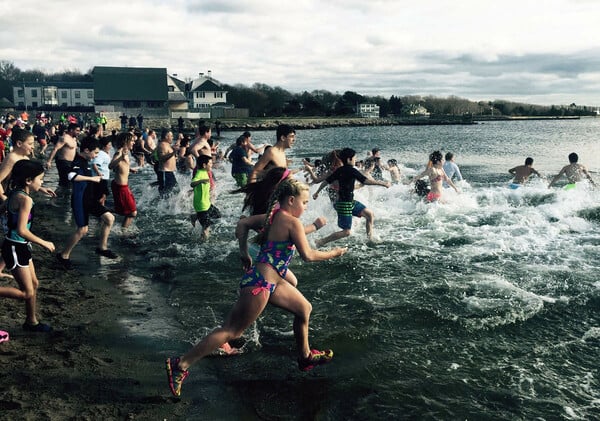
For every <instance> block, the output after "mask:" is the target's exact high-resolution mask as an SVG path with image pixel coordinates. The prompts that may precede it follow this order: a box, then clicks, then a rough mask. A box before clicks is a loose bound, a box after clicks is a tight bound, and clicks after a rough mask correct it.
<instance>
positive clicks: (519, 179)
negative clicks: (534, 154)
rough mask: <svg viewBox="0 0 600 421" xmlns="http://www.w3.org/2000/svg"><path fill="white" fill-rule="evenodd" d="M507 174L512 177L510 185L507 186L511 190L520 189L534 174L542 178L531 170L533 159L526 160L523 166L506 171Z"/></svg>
mask: <svg viewBox="0 0 600 421" xmlns="http://www.w3.org/2000/svg"><path fill="white" fill-rule="evenodd" d="M508 172H509V173H510V174H512V176H513V177H514V178H513V181H512V183H510V185H509V187H510V188H511V189H518V188H519V187H521V186H522V185H523V184H525V182H526V181H527V179H528V178H529V176H531V174H535V175H537V176H538V177H540V178H542V175H541V174H540V173H539V172H537V171H536V170H535V169H534V168H533V158H526V159H525V165H518V166H516V167H514V168H511V169H510V170H508Z"/></svg>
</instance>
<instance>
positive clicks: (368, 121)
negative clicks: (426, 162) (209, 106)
mask: <svg viewBox="0 0 600 421" xmlns="http://www.w3.org/2000/svg"><path fill="white" fill-rule="evenodd" d="M580 118H581V117H579V116H556V117H543V116H540V117H535V116H533V117H513V116H500V117H495V116H494V117H492V116H475V115H473V116H436V117H431V118H429V117H409V118H363V117H345V118H344V117H278V118H277V117H273V118H244V119H226V118H223V119H208V120H206V121H208V122H210V124H211V125H212V126H213V133H215V132H216V131H215V129H214V124H215V122H216V121H219V122H220V128H221V131H223V132H228V131H244V130H249V131H251V130H254V131H260V130H276V129H277V126H278V125H279V124H289V125H291V126H293V127H294V128H296V129H298V130H311V129H325V128H332V127H333V128H335V127H377V126H442V125H474V124H484V123H485V122H488V121H540V120H541V121H557V120H579V119H580ZM192 122H193V123H194V124H196V120H188V123H192ZM194 124H187V125H186V127H185V128H184V132H190V133H192V134H193V131H194V130H195V128H196V125H194ZM171 129H172V130H173V131H178V128H177V124H176V123H175V124H172V125H171Z"/></svg>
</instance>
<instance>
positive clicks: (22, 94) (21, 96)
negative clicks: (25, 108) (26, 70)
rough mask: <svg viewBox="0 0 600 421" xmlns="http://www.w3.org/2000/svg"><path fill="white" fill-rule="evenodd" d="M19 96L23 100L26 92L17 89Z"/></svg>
mask: <svg viewBox="0 0 600 421" xmlns="http://www.w3.org/2000/svg"><path fill="white" fill-rule="evenodd" d="M17 96H18V97H19V98H23V96H25V92H24V91H23V89H17Z"/></svg>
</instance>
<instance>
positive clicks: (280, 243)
mask: <svg viewBox="0 0 600 421" xmlns="http://www.w3.org/2000/svg"><path fill="white" fill-rule="evenodd" d="M308 200H309V188H308V186H307V185H306V184H303V183H300V182H299V181H297V180H295V179H287V180H284V181H282V182H281V183H280V184H279V185H278V186H277V188H276V189H275V191H274V192H273V195H272V196H271V200H270V201H269V211H268V213H267V218H266V223H265V230H264V231H263V234H262V236H261V239H260V241H259V242H260V243H261V250H260V253H259V255H258V258H257V259H256V261H255V263H254V266H250V259H249V256H248V253H247V244H242V243H246V242H245V241H242V240H241V239H243V238H244V237H245V236H244V235H240V236H239V237H238V238H240V252H241V254H242V257H244V256H245V259H246V260H245V264H244V266H245V269H246V270H247V272H246V274H245V275H244V276H243V277H242V280H241V282H240V292H239V297H238V300H237V302H236V303H235V304H234V306H233V309H232V310H231V313H230V314H229V316H228V318H227V320H226V322H225V324H224V325H223V326H222V327H219V328H217V329H215V330H213V331H212V332H211V333H210V334H209V335H208V336H206V337H205V338H204V339H202V341H200V342H199V343H198V344H197V345H195V346H194V347H193V348H192V349H191V350H190V351H188V352H187V353H186V354H185V355H183V356H182V357H171V358H168V359H167V361H166V369H167V376H168V380H169V386H170V388H171V392H172V393H173V395H175V396H179V395H180V394H181V385H182V383H183V381H184V380H185V379H186V378H187V376H188V374H189V373H188V368H189V367H190V366H191V365H193V364H195V363H196V362H198V361H199V360H200V359H202V358H204V357H206V356H207V355H209V354H210V353H212V352H213V351H214V350H216V349H217V348H219V346H221V344H224V343H226V342H228V341H230V340H233V339H236V338H239V337H240V336H241V335H242V333H243V332H244V331H245V330H246V329H247V328H248V327H249V326H250V325H251V324H252V323H254V322H255V321H256V319H257V318H258V317H259V316H260V315H261V314H262V312H263V310H264V309H265V307H266V305H267V304H268V303H271V304H273V305H275V306H277V307H281V308H283V309H285V310H287V311H289V312H290V313H293V314H294V324H293V329H294V336H295V338H296V346H297V348H298V354H299V356H298V367H299V369H300V370H302V371H308V370H311V369H312V368H314V367H315V366H317V365H320V364H324V363H327V362H329V361H331V359H332V358H333V351H331V350H325V351H318V350H315V349H311V348H310V346H309V343H308V321H309V317H310V312H311V304H310V303H309V302H308V300H307V299H306V298H305V297H304V296H303V295H302V294H301V293H300V291H298V289H296V288H294V287H293V286H292V285H290V284H289V283H288V282H286V281H284V280H283V279H282V278H283V277H285V274H286V272H287V268H288V265H289V263H290V260H291V259H292V256H293V254H294V251H295V250H296V248H297V249H298V252H299V253H300V256H301V257H302V259H303V260H304V261H307V262H314V261H320V260H327V259H331V258H334V257H339V256H341V255H343V254H344V253H346V251H347V249H346V248H335V249H333V250H329V251H319V250H313V249H311V248H310V245H309V244H308V241H307V240H306V235H305V234H304V227H303V226H302V223H301V222H300V219H299V218H300V216H301V215H302V214H303V212H304V211H305V210H306V206H307V204H308ZM277 203H278V204H279V208H278V209H277V210H275V209H276V207H275V205H276V204H277ZM242 221H243V220H242ZM246 236H247V234H246Z"/></svg>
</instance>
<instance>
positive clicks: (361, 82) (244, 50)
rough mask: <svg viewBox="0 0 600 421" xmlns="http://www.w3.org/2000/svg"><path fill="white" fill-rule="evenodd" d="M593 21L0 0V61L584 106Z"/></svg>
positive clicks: (593, 53)
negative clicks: (153, 70) (157, 70)
mask: <svg viewBox="0 0 600 421" xmlns="http://www.w3.org/2000/svg"><path fill="white" fill-rule="evenodd" d="M40 5H42V6H41V7H40ZM17 6H18V8H19V10H20V11H21V12H20V13H15V11H14V7H17ZM599 22H600V1H597V0H543V1H539V0H533V1H532V0H520V1H515V0H503V1H498V2H489V1H485V0H477V1H472V0H460V1H442V0H421V1H406V0H362V1H358V0H295V1H288V0H168V1H167V0H126V1H123V0H103V1H79V2H73V1H71V0H69V1H65V0H52V1H51V2H46V3H40V1H39V0H21V1H20V2H18V3H15V2H9V1H8V0H0V40H2V41H1V42H0V60H5V61H9V62H12V63H13V64H14V65H15V66H16V67H18V68H19V69H21V70H34V69H35V70H41V71H43V72H46V73H55V72H62V71H65V70H77V71H80V72H82V73H86V72H87V71H88V70H90V69H92V68H93V67H94V66H129V67H160V68H166V69H167V73H168V74H171V75H173V74H177V77H178V78H180V79H182V80H189V79H194V78H196V77H198V74H199V73H205V74H206V73H207V72H208V71H209V70H210V71H211V74H212V77H213V78H215V79H216V80H217V81H220V82H222V83H226V84H230V85H236V84H241V85H245V86H252V85H253V84H254V83H263V84H266V85H269V86H271V87H276V86H278V87H281V88H283V89H286V90H288V91H290V92H293V93H301V92H303V91H308V92H311V91H314V90H327V91H330V92H334V93H335V92H338V93H340V94H342V93H344V92H346V91H353V92H356V93H358V94H361V95H369V96H377V95H381V96H383V97H386V98H389V97H390V96H391V95H395V96H405V95H421V96H428V95H432V96H436V97H441V98H446V97H449V96H458V97H461V98H467V99H470V100H473V101H494V100H498V99H501V100H508V101H515V102H524V103H529V104H539V105H569V104H572V103H575V104H576V105H588V106H594V107H595V106H600V30H599V29H598V28H599V27H600V26H599Z"/></svg>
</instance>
